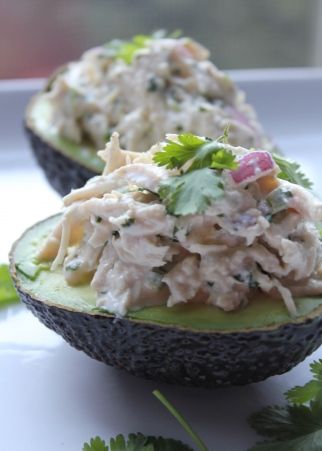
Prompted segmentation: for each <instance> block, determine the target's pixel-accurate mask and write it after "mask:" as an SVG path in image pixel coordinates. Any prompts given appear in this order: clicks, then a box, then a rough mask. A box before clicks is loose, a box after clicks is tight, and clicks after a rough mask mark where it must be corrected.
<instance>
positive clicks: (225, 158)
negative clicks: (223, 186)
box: [210, 149, 238, 169]
mask: <svg viewBox="0 0 322 451" xmlns="http://www.w3.org/2000/svg"><path fill="white" fill-rule="evenodd" d="M210 167H211V168H213V169H237V168H238V163H237V161H236V157H235V155H234V154H233V153H232V152H229V151H227V150H224V149H219V150H218V151H217V152H216V153H213V154H212V161H211V165H210Z"/></svg>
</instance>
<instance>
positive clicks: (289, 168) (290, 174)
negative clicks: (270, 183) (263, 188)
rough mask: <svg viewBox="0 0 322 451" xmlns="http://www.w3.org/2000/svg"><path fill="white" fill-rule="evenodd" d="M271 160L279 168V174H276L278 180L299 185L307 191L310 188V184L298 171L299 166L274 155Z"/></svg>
mask: <svg viewBox="0 0 322 451" xmlns="http://www.w3.org/2000/svg"><path fill="white" fill-rule="evenodd" d="M273 159H274V161H275V163H276V164H277V166H278V167H279V168H280V171H281V172H280V173H279V174H278V177H279V178H280V179H283V180H287V181H288V182H291V183H295V184H296V185H301V186H303V187H304V188H307V189H311V188H312V185H313V184H312V182H311V181H310V180H309V179H308V178H307V176H306V175H305V174H304V173H303V172H301V171H300V165H299V164H298V163H296V162H295V161H291V160H288V159H286V158H284V157H282V156H281V155H276V154H273Z"/></svg>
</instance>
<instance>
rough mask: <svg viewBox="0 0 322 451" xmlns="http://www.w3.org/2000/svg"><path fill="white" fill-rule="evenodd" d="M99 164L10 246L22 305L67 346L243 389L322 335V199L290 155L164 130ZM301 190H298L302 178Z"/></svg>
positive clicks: (161, 375)
mask: <svg viewBox="0 0 322 451" xmlns="http://www.w3.org/2000/svg"><path fill="white" fill-rule="evenodd" d="M99 156H100V157H101V158H102V159H103V160H104V163H105V167H104V170H103V175H102V176H97V177H94V178H93V179H91V180H89V181H88V182H87V183H86V185H85V186H84V187H82V188H80V189H77V190H73V191H72V192H71V193H70V194H69V195H68V196H66V197H65V198H64V204H65V207H66V208H65V210H64V212H63V213H62V214H60V215H57V216H54V217H52V218H48V219H47V220H45V221H43V222H41V223H38V224H36V225H35V226H33V227H32V228H31V229H29V230H28V231H27V232H26V233H25V234H24V235H23V236H22V237H21V238H20V239H19V240H18V241H17V243H16V244H15V245H14V247H13V249H12V252H11V271H12V276H13V280H14V282H15V284H16V287H17V289H18V291H19V293H20V295H21V298H22V300H23V301H24V302H25V303H26V304H27V306H28V307H29V308H30V309H31V310H32V311H33V312H34V313H35V315H36V316H37V317H38V318H39V319H40V320H41V321H42V322H44V323H45V324H46V325H47V326H48V327H50V328H52V329H54V330H55V331H57V332H58V333H59V334H61V335H62V336H63V337H64V338H65V339H66V341H68V342H69V343H70V344H72V345H73V346H75V347H76V348H77V349H82V350H84V351H85V352H86V353H87V354H88V355H90V356H91V357H94V358H96V359H98V360H101V361H103V362H105V363H108V364H110V365H113V366H115V367H117V368H122V369H125V370H127V371H128V372H130V373H132V374H135V375H138V376H143V377H147V378H152V379H155V380H162V381H167V382H171V383H176V384H183V385H193V386H205V387H214V386H219V385H231V384H245V383H249V382H254V381H258V380H262V379H264V378H266V377H269V376H272V375H274V374H280V373H283V372H285V371H287V370H289V369H290V368H292V367H293V366H294V365H296V364H297V363H299V362H300V361H302V360H303V359H304V358H305V357H306V356H307V355H308V354H310V353H311V352H312V351H313V350H314V349H316V348H317V347H318V346H319V345H320V343H321V342H322V332H321V326H322V296H321V294H322V279H321V262H322V257H321V245H320V235H319V231H318V228H317V226H316V224H317V222H318V221H319V220H320V218H321V209H322V206H321V203H320V202H319V201H318V200H317V199H316V198H315V197H314V196H313V195H312V194H311V193H310V192H309V191H308V190H307V189H306V188H305V187H309V181H308V180H307V179H306V178H305V177H304V176H303V174H301V173H300V172H299V170H298V167H297V165H296V164H294V163H291V162H289V161H288V160H286V159H284V158H282V157H280V156H272V155H271V154H270V153H268V152H266V151H248V150H246V149H244V148H241V147H233V146H231V145H230V144H227V135H226V134H225V135H223V136H222V137H221V138H219V139H218V140H210V139H207V138H203V137H199V136H195V135H191V134H181V135H167V139H166V141H165V142H162V143H159V144H157V145H155V146H153V147H152V148H151V149H150V150H149V151H147V152H144V153H136V152H131V151H126V150H122V149H121V147H120V143H119V137H118V135H117V134H113V136H112V138H111V141H110V142H109V143H108V144H107V146H106V149H105V150H103V151H100V152H99ZM301 185H304V186H305V187H304V186H301Z"/></svg>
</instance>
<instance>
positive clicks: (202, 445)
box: [152, 390, 209, 451]
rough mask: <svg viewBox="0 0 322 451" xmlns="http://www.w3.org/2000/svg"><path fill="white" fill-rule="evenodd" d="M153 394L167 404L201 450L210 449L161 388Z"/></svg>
mask: <svg viewBox="0 0 322 451" xmlns="http://www.w3.org/2000/svg"><path fill="white" fill-rule="evenodd" d="M152 393H153V395H154V396H155V397H156V398H157V399H158V400H159V401H160V402H161V403H162V404H163V405H164V406H165V408H166V409H167V410H168V411H169V412H170V413H171V414H172V415H173V416H174V417H175V419H176V420H177V421H178V423H180V424H181V426H182V427H183V429H184V430H185V431H186V433H187V434H188V435H190V437H191V438H192V440H193V441H194V443H195V444H196V445H197V447H198V449H199V451H209V450H208V448H207V446H206V445H205V443H204V442H203V441H202V440H201V438H200V437H199V435H198V434H197V433H196V432H194V431H193V429H192V427H191V426H190V424H189V423H188V422H187V421H186V420H185V419H184V418H183V416H182V415H181V414H180V413H179V412H178V410H177V409H176V408H175V407H174V406H173V405H172V404H171V403H170V402H169V401H168V400H167V399H166V397H165V396H164V395H163V394H162V393H160V392H159V390H154V391H153V392H152Z"/></svg>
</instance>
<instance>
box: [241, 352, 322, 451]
mask: <svg viewBox="0 0 322 451" xmlns="http://www.w3.org/2000/svg"><path fill="white" fill-rule="evenodd" d="M311 372H312V374H313V380H311V381H310V382H308V383H307V384H305V385H304V386H303V387H295V388H293V389H291V390H289V391H288V392H287V393H286V394H285V396H286V398H287V399H288V400H289V401H291V402H292V403H293V404H288V405H286V406H284V407H275V406H274V407H266V408H264V409H263V410H261V411H260V412H258V413H256V414H254V415H252V416H251V417H250V419H249V422H250V424H251V426H252V427H253V428H254V429H255V430H256V432H257V433H258V434H260V435H263V436H265V437H268V438H269V439H270V441H268V440H267V441H264V442H261V443H258V444H257V445H255V446H254V447H252V448H251V449H250V451H291V450H292V451H321V450H322V360H319V361H318V362H314V363H312V364H311Z"/></svg>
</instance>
